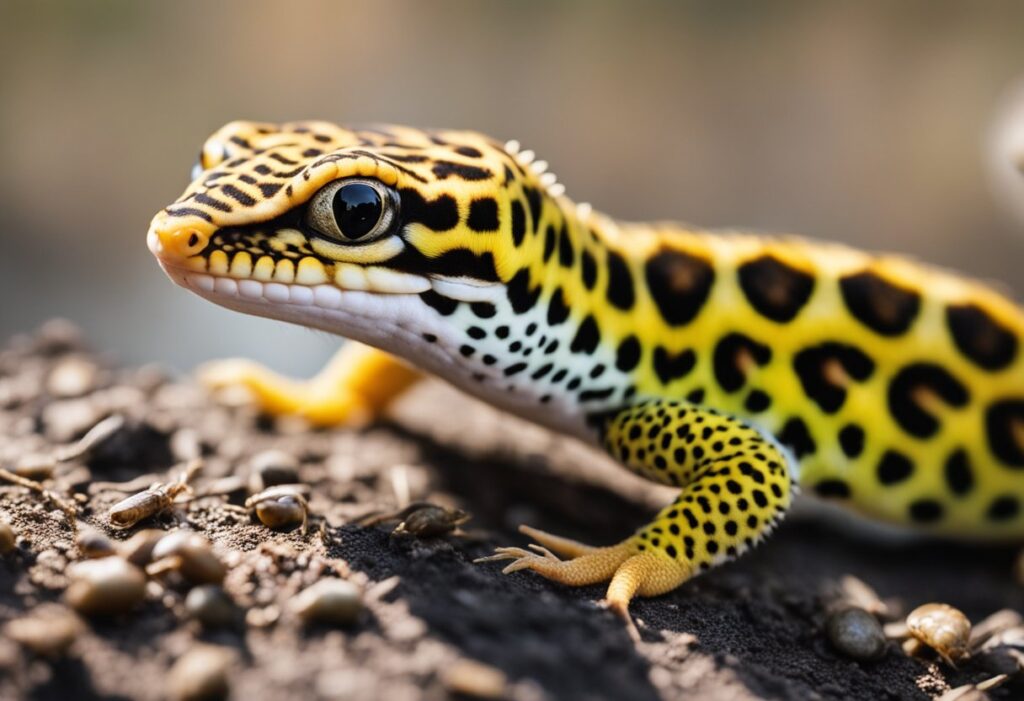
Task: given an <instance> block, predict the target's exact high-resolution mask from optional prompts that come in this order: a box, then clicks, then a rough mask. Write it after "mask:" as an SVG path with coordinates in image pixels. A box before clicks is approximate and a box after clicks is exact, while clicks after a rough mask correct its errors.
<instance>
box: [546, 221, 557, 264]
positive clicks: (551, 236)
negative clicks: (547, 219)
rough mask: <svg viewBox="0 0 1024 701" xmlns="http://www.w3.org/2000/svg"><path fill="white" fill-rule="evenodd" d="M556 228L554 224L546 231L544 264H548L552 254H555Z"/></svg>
mask: <svg viewBox="0 0 1024 701" xmlns="http://www.w3.org/2000/svg"><path fill="white" fill-rule="evenodd" d="M556 242H557V239H556V238H555V226H554V224H548V225H547V227H546V228H545V229H544V262H545V263H547V262H548V261H549V260H551V256H552V254H554V252H555V243H556Z"/></svg>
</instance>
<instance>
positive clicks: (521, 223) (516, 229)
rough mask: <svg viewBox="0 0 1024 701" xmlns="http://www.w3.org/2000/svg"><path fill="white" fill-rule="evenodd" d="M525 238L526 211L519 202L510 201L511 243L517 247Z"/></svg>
mask: <svg viewBox="0 0 1024 701" xmlns="http://www.w3.org/2000/svg"><path fill="white" fill-rule="evenodd" d="M524 238H526V210H525V209H523V203H522V202H520V201H519V200H512V243H513V244H514V245H515V246H519V245H520V244H521V243H522V242H523V239H524Z"/></svg>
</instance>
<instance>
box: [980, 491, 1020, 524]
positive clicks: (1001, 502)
mask: <svg viewBox="0 0 1024 701" xmlns="http://www.w3.org/2000/svg"><path fill="white" fill-rule="evenodd" d="M1019 513H1020V502H1019V501H1018V500H1017V498H1016V497H1012V496H1010V495H1005V496H1001V497H996V498H995V499H993V500H992V503H991V504H989V505H988V510H987V511H986V512H985V516H986V517H987V518H988V519H989V520H990V521H1009V520H1010V519H1011V518H1013V517H1014V516H1016V515H1017V514H1019Z"/></svg>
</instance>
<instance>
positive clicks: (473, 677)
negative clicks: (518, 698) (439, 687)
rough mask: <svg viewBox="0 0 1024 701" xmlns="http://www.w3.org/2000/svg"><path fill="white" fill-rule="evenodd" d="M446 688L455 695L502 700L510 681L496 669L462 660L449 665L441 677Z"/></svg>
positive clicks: (473, 661)
mask: <svg viewBox="0 0 1024 701" xmlns="http://www.w3.org/2000/svg"><path fill="white" fill-rule="evenodd" d="M441 680H442V683H443V684H444V686H445V688H446V689H448V691H450V692H451V693H453V694H463V695H465V696H472V697H473V698H477V699H500V698H502V697H503V696H504V694H505V687H506V686H507V684H508V679H507V678H506V677H505V673H504V672H502V671H501V670H500V669H498V668H496V667H492V666H491V665H487V664H484V663H482V662H477V661H476V660H468V659H461V660H456V661H455V662H454V663H452V664H451V665H449V666H448V667H447V668H446V669H445V670H444V671H443V672H442V675H441Z"/></svg>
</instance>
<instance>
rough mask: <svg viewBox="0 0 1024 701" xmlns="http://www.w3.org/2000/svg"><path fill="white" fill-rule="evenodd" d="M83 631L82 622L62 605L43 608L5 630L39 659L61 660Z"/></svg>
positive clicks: (30, 613) (46, 605)
mask: <svg viewBox="0 0 1024 701" xmlns="http://www.w3.org/2000/svg"><path fill="white" fill-rule="evenodd" d="M81 631H82V622H81V621H80V620H79V618H78V617H77V616H76V615H75V614H74V613H72V612H71V611H70V610H69V609H67V608H65V607H64V606H61V605H59V604H42V605H40V606H37V607H36V608H35V609H33V610H32V611H31V612H29V614H28V615H26V616H24V617H22V618H16V619H14V620H13V621H11V622H9V623H8V624H7V625H6V626H4V633H6V634H7V637H9V638H11V639H12V640H14V641H15V642H17V643H20V644H21V645H23V646H25V647H26V648H28V649H29V650H31V651H32V652H34V653H36V654H37V655H42V656H44V657H60V656H61V655H63V654H64V653H65V652H66V651H67V649H68V648H69V647H71V645H72V643H74V642H75V639H76V638H78V635H79V633H81Z"/></svg>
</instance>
